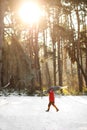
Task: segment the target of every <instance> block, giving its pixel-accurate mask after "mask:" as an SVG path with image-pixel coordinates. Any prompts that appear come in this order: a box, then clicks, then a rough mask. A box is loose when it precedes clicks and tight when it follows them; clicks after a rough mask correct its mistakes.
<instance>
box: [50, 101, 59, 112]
mask: <svg viewBox="0 0 87 130" xmlns="http://www.w3.org/2000/svg"><path fill="white" fill-rule="evenodd" d="M51 105H53V107H54V108H55V109H56V110H58V108H57V107H56V105H55V104H54V102H49V104H48V110H50V106H51Z"/></svg>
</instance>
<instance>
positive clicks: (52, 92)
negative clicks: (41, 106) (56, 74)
mask: <svg viewBox="0 0 87 130" xmlns="http://www.w3.org/2000/svg"><path fill="white" fill-rule="evenodd" d="M54 100H55V97H54V91H53V90H50V92H49V101H50V102H54Z"/></svg>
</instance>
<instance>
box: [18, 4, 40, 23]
mask: <svg viewBox="0 0 87 130" xmlns="http://www.w3.org/2000/svg"><path fill="white" fill-rule="evenodd" d="M41 13H42V12H41V9H40V7H39V6H38V5H37V4H36V3H33V2H28V3H24V4H23V5H22V6H21V7H20V10H19V15H20V17H21V20H22V21H24V22H25V23H29V24H33V23H37V22H38V21H39V19H40V17H41Z"/></svg>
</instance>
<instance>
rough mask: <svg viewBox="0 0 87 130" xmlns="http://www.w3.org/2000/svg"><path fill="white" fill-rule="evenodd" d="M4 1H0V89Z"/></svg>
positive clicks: (0, 83) (0, 82) (0, 84)
mask: <svg viewBox="0 0 87 130" xmlns="http://www.w3.org/2000/svg"><path fill="white" fill-rule="evenodd" d="M4 4H5V0H0V87H1V86H2V74H3V72H2V46H3V37H4V35H3V30H4V22H3V21H4V11H5V9H4V7H5V5H4Z"/></svg>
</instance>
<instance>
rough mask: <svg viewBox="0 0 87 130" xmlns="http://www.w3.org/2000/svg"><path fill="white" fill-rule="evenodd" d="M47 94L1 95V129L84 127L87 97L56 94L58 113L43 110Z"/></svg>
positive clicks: (73, 129) (86, 125) (86, 127)
mask: <svg viewBox="0 0 87 130" xmlns="http://www.w3.org/2000/svg"><path fill="white" fill-rule="evenodd" d="M47 105H48V97H43V98H41V97H28V96H24V97H23V96H20V97H17V96H9V97H0V130H87V96H56V105H57V106H58V108H59V110H60V111H59V112H56V111H55V109H54V108H53V107H51V110H50V112H45V110H46V109H47Z"/></svg>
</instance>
